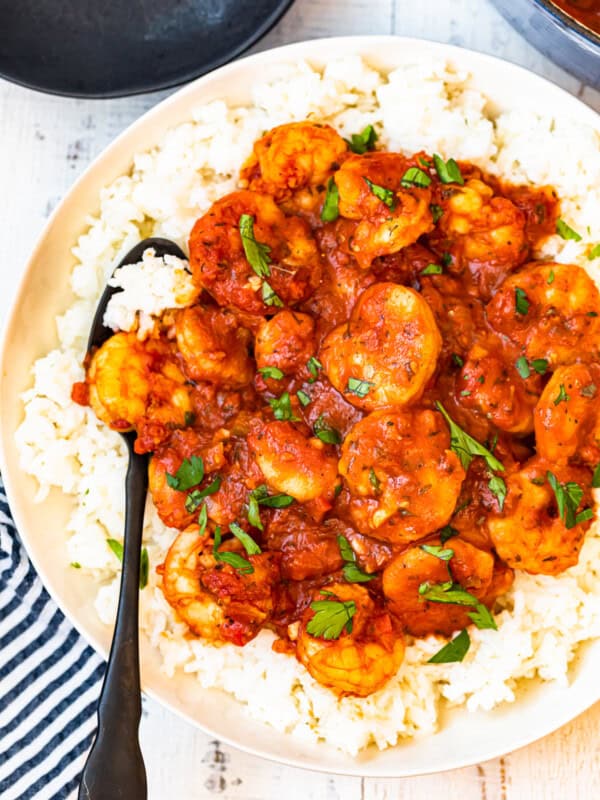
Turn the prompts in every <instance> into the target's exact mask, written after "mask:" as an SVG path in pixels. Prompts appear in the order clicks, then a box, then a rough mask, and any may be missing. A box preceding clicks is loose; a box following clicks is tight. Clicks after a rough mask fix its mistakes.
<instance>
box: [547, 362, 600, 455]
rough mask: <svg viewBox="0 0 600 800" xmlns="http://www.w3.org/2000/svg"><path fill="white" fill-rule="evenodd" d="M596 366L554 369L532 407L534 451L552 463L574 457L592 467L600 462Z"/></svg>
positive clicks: (599, 374)
mask: <svg viewBox="0 0 600 800" xmlns="http://www.w3.org/2000/svg"><path fill="white" fill-rule="evenodd" d="M599 389H600V367H599V366H598V365H597V364H589V365H586V364H571V365H570V366H567V367H558V369H557V370H556V371H555V372H554V374H553V375H552V377H551V378H550V380H549V381H548V383H547V384H546V388H545V389H544V391H543V393H542V396H541V397H540V399H539V402H538V404H537V406H536V408H535V441H536V448H537V452H538V453H539V454H540V455H541V456H543V457H544V458H546V459H548V461H551V462H553V463H561V464H564V463H567V462H568V461H569V460H570V459H572V458H573V457H574V456H576V455H578V456H579V457H580V458H581V459H582V460H583V461H584V462H585V463H587V464H590V465H591V466H595V465H596V464H597V463H598V462H599V461H600V413H599V411H600V409H599V408H598V391H599Z"/></svg>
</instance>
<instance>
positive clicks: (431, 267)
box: [421, 264, 444, 275]
mask: <svg viewBox="0 0 600 800" xmlns="http://www.w3.org/2000/svg"><path fill="white" fill-rule="evenodd" d="M443 271H444V268H443V267H440V265H439V264H427V266H426V267H425V269H422V270H421V275H441V274H442V272H443Z"/></svg>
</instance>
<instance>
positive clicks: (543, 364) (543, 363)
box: [531, 358, 549, 375]
mask: <svg viewBox="0 0 600 800" xmlns="http://www.w3.org/2000/svg"><path fill="white" fill-rule="evenodd" d="M531 366H532V367H533V368H534V370H535V371H536V372H537V373H538V375H545V374H546V372H547V371H548V367H549V364H548V361H547V359H545V358H534V359H533V361H532V362H531Z"/></svg>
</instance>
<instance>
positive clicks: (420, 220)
mask: <svg viewBox="0 0 600 800" xmlns="http://www.w3.org/2000/svg"><path fill="white" fill-rule="evenodd" d="M415 165H416V166H418V165H417V164H416V162H415V161H414V160H409V159H406V158H405V157H404V156H402V155H400V154H398V153H379V152H374V153H366V154H365V155H362V156H358V155H351V156H350V157H349V158H347V159H346V161H344V163H343V164H342V166H341V168H340V169H339V170H338V171H337V172H336V173H335V183H336V185H337V188H338V192H339V213H340V215H341V216H342V217H346V218H347V219H352V220H356V221H357V225H356V228H355V230H354V232H353V234H352V240H351V243H350V248H351V251H352V253H353V255H354V257H355V258H356V260H357V262H358V264H359V266H360V267H362V268H363V269H368V268H369V266H370V265H371V262H372V261H373V259H374V258H377V256H385V255H389V254H390V253H396V252H398V250H401V249H402V248H403V247H406V246H407V245H409V244H413V242H416V241H417V239H418V238H419V236H421V235H422V234H424V233H428V232H429V231H431V230H432V228H433V218H432V215H431V211H430V210H429V205H430V202H431V189H430V188H429V187H419V186H409V187H407V188H402V184H401V181H402V179H403V177H404V175H405V174H406V172H407V170H408V169H409V168H410V167H414V166H415ZM382 197H383V198H384V199H382Z"/></svg>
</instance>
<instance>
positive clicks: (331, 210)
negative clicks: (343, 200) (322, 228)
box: [321, 178, 340, 222]
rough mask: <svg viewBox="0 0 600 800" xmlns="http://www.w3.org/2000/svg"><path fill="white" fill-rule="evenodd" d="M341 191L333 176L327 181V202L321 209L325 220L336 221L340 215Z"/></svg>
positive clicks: (322, 217)
mask: <svg viewBox="0 0 600 800" xmlns="http://www.w3.org/2000/svg"><path fill="white" fill-rule="evenodd" d="M339 202H340V192H339V189H338V187H337V184H336V182H335V181H334V179H333V178H329V180H328V182H327V193H326V195H325V202H324V203H323V208H322V209H321V219H322V220H323V222H335V220H336V219H337V218H338V217H339V215H340V210H339Z"/></svg>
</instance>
